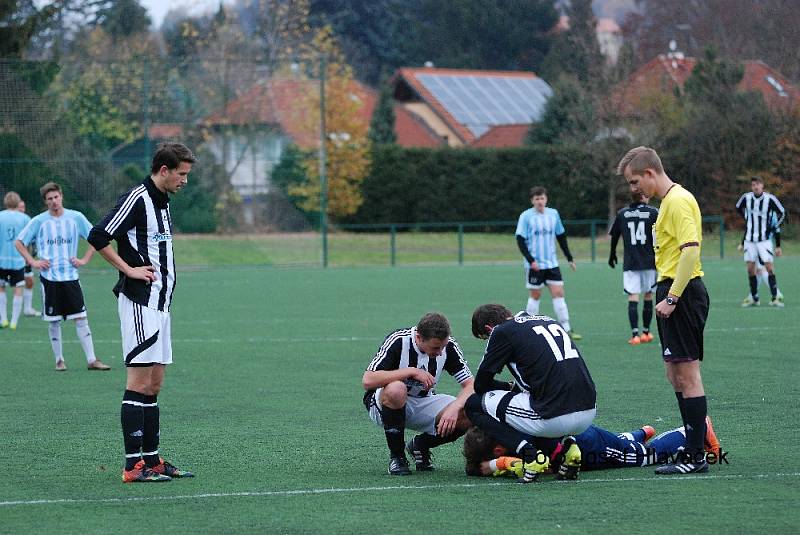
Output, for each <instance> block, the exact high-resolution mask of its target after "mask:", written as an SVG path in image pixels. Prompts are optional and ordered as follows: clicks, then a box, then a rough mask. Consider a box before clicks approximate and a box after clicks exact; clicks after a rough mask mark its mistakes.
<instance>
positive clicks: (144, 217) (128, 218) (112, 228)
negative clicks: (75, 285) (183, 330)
mask: <svg viewBox="0 0 800 535" xmlns="http://www.w3.org/2000/svg"><path fill="white" fill-rule="evenodd" d="M111 240H116V241H117V252H118V253H119V256H120V257H122V259H123V260H124V261H125V262H126V263H127V264H128V265H129V266H131V267H139V266H153V267H154V268H155V273H156V280H155V281H154V282H152V283H148V282H146V281H141V280H137V279H130V278H128V277H126V276H125V275H124V274H123V273H122V272H120V274H119V281H118V282H117V284H116V286H114V294H115V295H117V296H119V293H120V292H122V293H123V294H125V296H126V297H127V298H128V299H130V300H131V301H133V302H134V303H138V304H140V305H142V306H146V307H148V308H153V309H156V310H161V311H163V312H169V309H170V304H171V303H172V292H173V291H174V290H175V258H174V256H173V254H172V219H171V218H170V214H169V197H168V196H167V194H166V193H164V192H162V191H160V190H159V189H158V188H157V187H156V185H155V184H154V183H153V181H152V180H151V179H150V178H149V177H148V178H147V179H145V181H144V182H143V183H142V184H140V185H139V186H136V187H135V188H133V189H131V190H130V191H128V192H127V193H125V194H124V195H122V196H121V197H120V198H119V200H118V201H117V205H116V206H114V208H113V209H112V210H111V211H110V212H109V213H108V214H106V216H105V217H104V218H103V219H102V220H101V221H100V222H99V223H98V224H97V225H95V226H94V228H92V231H91V232H90V233H89V243H91V244H92V246H93V247H94V248H95V249H97V250H100V249H103V248H104V247H106V246H107V245H108V244H109V243H110V242H111Z"/></svg>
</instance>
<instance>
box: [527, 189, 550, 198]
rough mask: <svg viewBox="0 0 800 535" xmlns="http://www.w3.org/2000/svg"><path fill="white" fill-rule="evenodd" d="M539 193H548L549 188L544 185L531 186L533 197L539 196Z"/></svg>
mask: <svg viewBox="0 0 800 535" xmlns="http://www.w3.org/2000/svg"><path fill="white" fill-rule="evenodd" d="M539 195H547V190H546V189H544V187H542V186H534V187H532V188H531V195H530V196H531V198H533V197H538V196H539Z"/></svg>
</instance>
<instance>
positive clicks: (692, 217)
mask: <svg viewBox="0 0 800 535" xmlns="http://www.w3.org/2000/svg"><path fill="white" fill-rule="evenodd" d="M701 223H702V221H701V215H700V207H699V206H698V205H697V200H696V199H695V198H694V195H692V194H691V193H689V192H688V191H687V190H685V189H684V188H683V187H682V186H681V185H680V184H675V185H674V186H672V188H671V189H670V190H669V191H668V192H667V194H666V195H665V196H664V199H663V200H662V201H661V206H660V207H659V209H658V218H657V219H656V224H655V226H654V227H653V229H654V233H655V236H654V240H653V241H654V245H653V247H654V248H655V251H656V270H657V271H658V280H659V281H662V280H664V279H674V278H675V272H676V271H677V269H678V260H679V259H680V257H681V248H680V247H681V245H683V244H686V243H696V244H697V246H698V247H700V245H701V244H702V242H703V227H702V226H701ZM702 276H703V271H702V266H701V264H700V258H699V257H698V259H697V262H696V263H695V265H694V268H692V276H691V278H692V279H693V278H695V277H702Z"/></svg>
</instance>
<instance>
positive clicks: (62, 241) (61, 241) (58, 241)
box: [45, 236, 72, 245]
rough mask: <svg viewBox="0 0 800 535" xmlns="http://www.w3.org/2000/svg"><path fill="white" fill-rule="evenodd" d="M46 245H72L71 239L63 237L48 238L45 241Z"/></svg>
mask: <svg viewBox="0 0 800 535" xmlns="http://www.w3.org/2000/svg"><path fill="white" fill-rule="evenodd" d="M45 242H46V243H47V245H69V244H70V243H72V238H64V237H63V236H57V237H55V238H48V239H47V240H45Z"/></svg>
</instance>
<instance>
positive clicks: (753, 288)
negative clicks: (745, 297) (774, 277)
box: [748, 275, 758, 301]
mask: <svg viewBox="0 0 800 535" xmlns="http://www.w3.org/2000/svg"><path fill="white" fill-rule="evenodd" d="M748 278H749V279H750V295H751V296H753V300H754V301H758V277H756V276H755V275H750V276H749V277H748Z"/></svg>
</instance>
